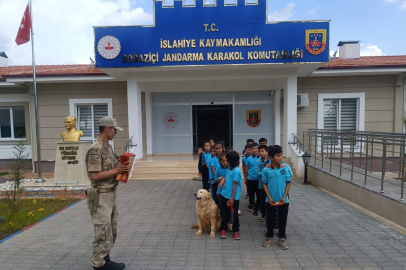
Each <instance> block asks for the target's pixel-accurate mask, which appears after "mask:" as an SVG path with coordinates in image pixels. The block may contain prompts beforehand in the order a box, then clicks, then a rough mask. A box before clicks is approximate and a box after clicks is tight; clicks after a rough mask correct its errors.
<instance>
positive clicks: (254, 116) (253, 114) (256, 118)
mask: <svg viewBox="0 0 406 270" xmlns="http://www.w3.org/2000/svg"><path fill="white" fill-rule="evenodd" d="M247 124H248V125H249V126H250V127H252V128H256V127H257V126H259V125H260V124H261V110H253V111H247Z"/></svg>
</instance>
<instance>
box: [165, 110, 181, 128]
mask: <svg viewBox="0 0 406 270" xmlns="http://www.w3.org/2000/svg"><path fill="white" fill-rule="evenodd" d="M179 121H180V120H179V115H178V114H176V113H174V112H168V113H166V114H165V115H164V125H165V126H166V127H167V128H176V127H177V126H178V125H179Z"/></svg>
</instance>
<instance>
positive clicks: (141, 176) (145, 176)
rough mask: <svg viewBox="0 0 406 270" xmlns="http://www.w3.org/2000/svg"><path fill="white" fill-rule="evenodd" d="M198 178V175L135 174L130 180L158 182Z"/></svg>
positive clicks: (179, 173) (180, 173) (178, 173)
mask: <svg viewBox="0 0 406 270" xmlns="http://www.w3.org/2000/svg"><path fill="white" fill-rule="evenodd" d="M196 176H197V173H182V172H177V173H156V172H150V173H146V172H145V173H136V174H133V175H132V176H131V178H130V180H137V179H156V180H165V179H193V178H194V177H196Z"/></svg>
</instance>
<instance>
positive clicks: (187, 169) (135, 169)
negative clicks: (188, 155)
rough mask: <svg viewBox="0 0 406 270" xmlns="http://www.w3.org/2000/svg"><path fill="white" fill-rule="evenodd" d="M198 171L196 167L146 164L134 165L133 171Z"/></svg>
mask: <svg viewBox="0 0 406 270" xmlns="http://www.w3.org/2000/svg"><path fill="white" fill-rule="evenodd" d="M148 172H154V173H178V172H181V173H195V174H197V173H198V169H197V167H179V168H177V167H155V168H154V167H148V166H135V167H134V168H133V173H148Z"/></svg>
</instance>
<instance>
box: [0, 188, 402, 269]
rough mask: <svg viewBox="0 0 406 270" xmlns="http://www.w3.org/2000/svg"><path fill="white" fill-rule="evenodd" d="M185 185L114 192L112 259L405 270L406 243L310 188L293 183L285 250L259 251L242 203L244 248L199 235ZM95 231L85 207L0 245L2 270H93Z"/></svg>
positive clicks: (155, 265) (253, 223)
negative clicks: (115, 216)
mask: <svg viewBox="0 0 406 270" xmlns="http://www.w3.org/2000/svg"><path fill="white" fill-rule="evenodd" d="M200 185H201V183H200V182H196V181H188V180H173V181H172V180H166V181H132V182H129V183H127V184H123V185H120V188H119V200H118V202H119V220H118V226H119V228H118V229H119V235H118V238H117V242H116V244H115V246H114V248H113V250H112V254H111V255H112V256H111V257H112V259H114V260H116V261H120V262H125V263H126V264H127V269H210V270H212V269H406V237H405V235H403V234H401V233H399V232H398V231H396V230H394V229H392V228H391V227H388V226H387V225H385V224H383V223H381V222H379V221H377V220H375V219H373V218H372V217H370V216H367V215H365V214H363V213H361V212H359V211H357V210H356V209H354V208H352V207H350V206H348V205H346V204H345V203H343V202H341V201H339V200H337V199H335V198H333V197H331V196H329V195H327V194H325V193H323V192H322V191H320V190H318V189H317V188H315V187H312V186H303V185H301V184H300V183H298V182H296V181H295V182H294V183H293V185H292V189H291V194H290V196H291V197H290V198H291V206H290V209H289V210H290V212H289V218H288V228H287V236H288V238H287V240H288V243H289V246H290V249H289V250H287V251H282V250H281V249H279V247H278V246H277V245H276V244H274V245H273V246H272V247H271V248H263V247H262V246H261V243H262V241H263V240H264V232H265V228H264V226H265V225H264V223H260V222H259V221H258V219H259V218H258V217H254V216H253V215H252V214H250V213H249V212H248V211H247V200H245V199H242V202H241V205H242V207H241V208H242V210H243V215H242V216H241V237H242V240H241V241H235V240H233V239H232V237H231V235H230V236H229V237H228V238H227V239H225V240H220V239H219V233H217V235H216V238H210V237H209V235H208V234H204V235H200V236H197V235H195V233H196V231H195V230H191V229H190V227H191V225H192V224H194V223H196V214H195V198H194V196H193V194H194V193H195V192H196V191H197V190H198V189H199V188H200ZM92 238H93V231H92V225H91V221H90V217H89V213H88V210H87V205H86V201H83V202H81V203H79V204H77V205H75V206H73V207H71V208H69V209H68V210H66V211H64V212H62V213H60V214H58V215H56V216H54V217H52V218H50V219H48V220H46V221H45V222H43V223H41V224H39V225H37V226H35V227H33V228H31V229H29V230H27V231H25V232H23V233H21V234H19V235H17V236H15V237H13V238H11V239H10V240H7V241H6V242H4V243H3V244H0V269H5V270H6V269H7V270H8V269H24V270H26V269H89V270H90V269H92V267H91V266H90V260H91V242H92Z"/></svg>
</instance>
